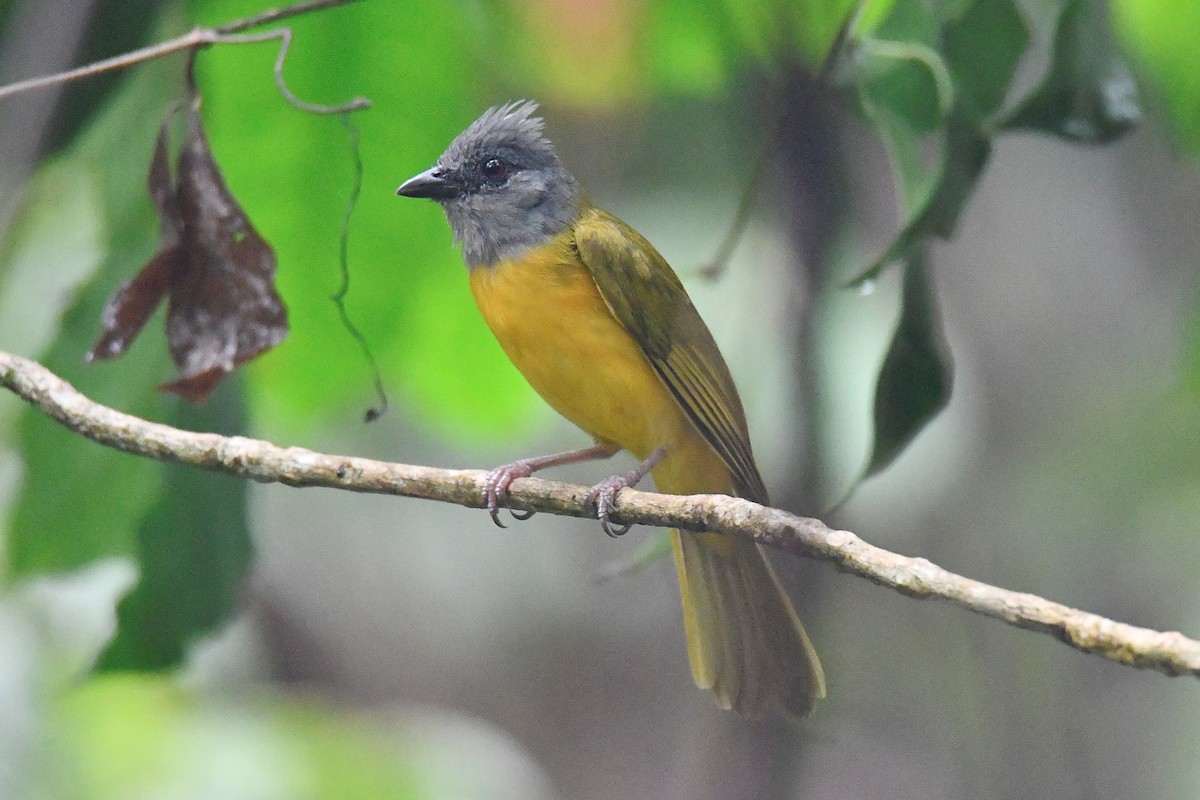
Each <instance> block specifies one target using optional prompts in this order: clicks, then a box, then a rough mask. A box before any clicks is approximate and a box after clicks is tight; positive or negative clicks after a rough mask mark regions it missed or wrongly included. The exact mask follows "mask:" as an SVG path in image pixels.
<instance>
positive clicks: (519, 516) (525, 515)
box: [508, 508, 537, 522]
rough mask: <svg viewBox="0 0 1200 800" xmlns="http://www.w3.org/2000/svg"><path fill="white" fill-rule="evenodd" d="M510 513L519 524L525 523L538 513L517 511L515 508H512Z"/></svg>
mask: <svg viewBox="0 0 1200 800" xmlns="http://www.w3.org/2000/svg"><path fill="white" fill-rule="evenodd" d="M508 513H510V514H512V516H513V519H515V520H517V521H519V522H524V521H525V520H527V519H529V518H530V517H532V516H533V515H534V514H536V513H537V512H536V511H533V510H532V509H531V510H529V511H517V510H516V509H515V508H510V509H509V510H508Z"/></svg>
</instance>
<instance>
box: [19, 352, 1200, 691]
mask: <svg viewBox="0 0 1200 800" xmlns="http://www.w3.org/2000/svg"><path fill="white" fill-rule="evenodd" d="M0 385H3V386H5V387H6V388H8V389H10V390H11V391H13V392H14V393H15V394H17V395H19V396H20V397H22V398H24V399H25V400H26V401H27V402H29V403H30V404H32V405H34V406H36V407H37V408H39V409H40V410H41V411H42V412H43V413H44V414H46V415H47V416H49V417H52V418H53V419H56V420H58V421H59V422H60V423H62V424H63V425H65V426H66V427H68V428H70V429H71V430H73V431H76V432H78V433H80V434H82V435H83V436H86V437H87V438H89V439H92V440H93V441H96V442H99V443H100V444H103V445H105V446H108V447H114V448H117V449H119V450H124V451H126V452H129V453H135V454H139V455H143V456H148V457H150V458H156V459H159V460H161V461H173V462H177V463H182V464H191V465H193V466H197V467H202V468H204V469H211V470H217V471H220V472H228V473H231V474H233V475H240V476H242V477H246V478H251V479H253V480H256V481H260V482H264V483H283V484H286V485H288V486H324V487H329V488H335V489H344V490H348V491H355V492H373V493H378V494H392V495H401V496H404V497H419V498H424V499H427V500H440V501H442V502H447V503H457V504H458V505H462V506H470V507H474V508H479V507H482V505H483V491H482V490H483V483H484V480H485V478H486V473H485V472H482V471H480V470H449V469H437V468H434V467H422V466H410V465H406V464H388V463H385V462H381V461H372V460H370V459H365V458H356V457H353V456H339V455H327V454H324V453H315V452H313V451H311V450H305V449H303V448H299V447H289V448H283V447H278V446H277V445H274V444H271V443H270V442H264V441H259V440H256V439H247V438H244V437H241V436H232V437H226V436H218V435H217V434H214V433H192V432H189V431H181V430H179V429H177V428H172V427H169V426H167V425H161V424H159V423H155V422H148V421H146V420H143V419H139V418H138V417H133V416H130V415H128V414H123V413H121V412H120V411H115V410H113V409H111V408H107V407H105V406H102V405H100V404H98V403H95V402H93V401H92V400H89V399H88V398H87V397H85V396H84V395H82V394H80V393H79V392H78V391H77V390H75V389H74V388H73V387H72V386H71V385H70V384H68V383H67V382H66V381H64V380H62V379H61V378H59V377H57V376H56V375H54V374H53V373H52V372H50V371H49V370H47V369H46V368H45V367H43V366H41V365H40V364H38V363H37V362H35V361H31V360H29V359H26V358H21V357H20V356H15V355H12V354H9V353H5V352H3V351H0ZM587 492H588V490H587V489H586V488H585V487H583V486H573V485H571V484H566V483H558V482H554V481H545V480H540V479H538V478H521V479H518V480H516V481H514V482H513V484H512V487H511V490H510V494H509V496H508V497H507V498H506V500H505V501H504V505H506V506H508V507H509V508H517V509H522V510H526V511H544V512H549V513H552V514H562V515H567V516H575V517H591V516H594V514H595V510H594V508H592V507H591V506H590V505H589V504H588V503H587V502H586V496H587ZM612 519H613V521H614V522H616V523H640V524H647V525H661V526H664V527H671V528H682V529H685V530H690V531H703V530H708V531H716V532H719V533H725V534H728V535H734V536H748V537H750V538H752V539H754V540H755V541H757V542H759V543H761V544H764V545H769V546H771V547H776V548H779V549H782V550H786V551H788V552H791V553H794V554H797V555H800V556H805V557H808V558H815V559H818V560H821V561H828V562H831V563H833V564H834V565H835V566H836V567H837V568H838V569H840V570H843V571H845V572H849V573H852V574H854V575H859V576H861V577H864V578H866V579H867V580H870V581H872V582H874V583H877V584H879V585H880V586H885V587H889V588H892V589H895V590H896V591H898V592H900V593H902V594H905V595H908V596H909V597H915V598H923V599H940V600H947V601H949V602H951V603H953V604H955V605H957V606H961V607H962V608H965V609H968V610H970V611H974V612H976V613H978V614H983V615H985V616H989V617H993V618H995V619H1000V620H1003V621H1004V622H1007V623H1008V624H1010V625H1014V626H1016V627H1018V628H1025V629H1027V630H1033V631H1038V632H1041V633H1047V634H1049V635H1051V636H1052V637H1054V638H1056V639H1059V640H1061V641H1063V642H1065V643H1067V644H1069V645H1071V646H1072V647H1075V648H1077V649H1079V650H1082V651H1084V652H1087V653H1096V654H1098V655H1102V656H1104V657H1105V658H1109V659H1111V660H1113V661H1117V662H1119V663H1122V664H1127V665H1129V666H1133V667H1140V668H1143V669H1153V670H1157V671H1159V672H1162V673H1165V674H1167V675H1191V676H1193V677H1200V641H1196V640H1194V639H1189V638H1188V637H1186V636H1184V635H1182V634H1180V633H1176V632H1162V631H1155V630H1150V629H1148V628H1139V627H1135V626H1133V625H1127V624H1125V623H1122V622H1116V621H1114V620H1111V619H1107V618H1105V617H1101V616H1098V615H1096V614H1092V613H1089V612H1086V611H1080V610H1078V609H1074V608H1069V607H1068V606H1064V605H1062V604H1060V603H1055V602H1052V601H1050V600H1046V599H1043V598H1041V597H1038V596H1036V595H1032V594H1025V593H1022V592H1013V591H1009V590H1007V589H1001V588H999V587H996V586H989V585H988V584H986V583H981V582H979V581H976V580H972V579H970V578H964V577H962V576H961V575H955V574H954V573H952V572H948V571H947V570H945V569H942V568H941V567H939V566H937V565H935V564H932V563H930V562H929V561H927V560H925V559H923V558H910V557H907V556H902V555H899V554H896V553H892V552H889V551H887V550H882V549H880V548H878V547H874V546H873V545H870V544H867V543H866V542H864V541H863V540H862V539H860V538H859V537H858V536H856V535H854V534H853V533H850V532H849V531H839V530H832V529H830V528H828V527H826V526H825V524H824V523H822V522H821V521H820V520H816V519H809V518H805V517H797V516H795V515H793V514H789V513H787V512H785V511H780V510H779V509H775V508H767V507H765V506H761V505H758V504H757V503H751V502H750V501H748V500H741V499H738V498H733V497H725V496H722V495H692V496H687V497H684V496H678V495H666V494H655V493H651V492H640V491H636V490H633V489H626V490H624V491H622V492H621V494H620V495H619V496H618V498H617V501H616V508H615V510H614V512H613V514H612Z"/></svg>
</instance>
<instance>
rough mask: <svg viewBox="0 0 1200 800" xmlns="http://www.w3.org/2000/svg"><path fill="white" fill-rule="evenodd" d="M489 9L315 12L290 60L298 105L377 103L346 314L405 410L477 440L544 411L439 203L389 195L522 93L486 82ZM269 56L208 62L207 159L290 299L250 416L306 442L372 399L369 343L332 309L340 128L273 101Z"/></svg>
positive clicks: (226, 2) (199, 2) (230, 5)
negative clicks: (281, 337)
mask: <svg viewBox="0 0 1200 800" xmlns="http://www.w3.org/2000/svg"><path fill="white" fill-rule="evenodd" d="M190 6H191V8H192V9H193V11H194V12H195V14H196V15H197V18H198V19H199V20H201V21H205V22H223V21H226V20H229V19H234V18H238V17H240V16H243V15H244V14H245V13H246V4H245V2H244V0H194V2H192V3H190ZM493 16H494V15H493V14H490V11H489V10H488V9H478V8H474V7H473V6H470V5H468V4H421V3H416V4H410V5H406V6H405V7H404V9H403V13H398V12H397V8H396V6H395V5H394V4H392V3H357V4H354V5H351V6H347V7H345V8H340V9H333V10H330V11H326V12H322V13H317V14H307V15H304V16H302V17H297V18H295V19H294V20H289V24H293V27H294V29H295V38H294V41H293V43H292V47H291V49H290V51H289V55H288V60H287V64H286V67H285V70H284V75H285V77H286V78H287V81H288V84H289V86H290V88H291V90H292V91H293V92H294V93H296V94H297V95H298V96H299V97H301V98H302V99H305V100H311V101H314V102H323V103H337V102H344V101H346V100H349V99H350V98H352V97H354V96H359V95H362V96H364V97H367V98H369V99H370V100H371V101H372V102H373V103H374V107H373V108H371V109H369V110H367V111H365V112H361V113H358V114H355V115H354V116H353V120H354V123H355V124H356V125H357V126H358V127H359V129H360V132H361V137H360V138H361V142H362V158H363V162H364V164H365V173H364V182H363V188H362V194H361V197H360V201H359V204H358V206H357V208H356V209H355V210H354V214H353V216H352V218H351V230H350V240H349V257H350V274H351V284H350V290H349V293H348V294H347V296H346V307H347V310H348V312H349V314H350V316H351V318H352V319H353V321H354V322H355V324H356V325H357V326H358V328H359V329H360V330H361V331H362V333H363V335H364V337H365V338H366V340H367V342H368V343H369V344H370V346H371V347H372V348H373V350H374V352H375V356H376V358H377V360H378V361H379V364H380V368H381V370H382V372H383V379H384V382H385V385H386V387H387V389H388V390H389V391H390V392H391V393H392V395H393V399H395V400H397V402H396V403H395V404H394V407H395V408H397V409H398V411H399V412H402V411H405V410H407V411H411V412H414V413H415V414H417V415H418V416H419V417H420V421H421V422H422V423H424V424H426V425H432V426H434V427H436V428H438V429H439V430H441V431H443V432H446V433H448V434H450V435H453V436H455V437H458V438H460V439H462V440H474V441H477V440H478V439H479V437H480V435H481V434H492V435H499V434H500V433H504V434H506V435H512V434H513V432H514V429H516V428H518V427H519V423H521V422H523V421H528V420H529V419H531V414H532V413H533V412H534V411H535V410H540V408H541V406H540V404H539V403H538V401H537V399H536V396H535V395H534V394H533V392H532V391H531V390H530V389H529V388H528V386H527V385H526V383H525V381H524V379H523V378H522V377H521V376H520V374H519V373H517V371H516V370H515V369H514V368H513V367H512V366H511V365H510V364H509V362H508V360H507V359H506V358H505V356H504V354H503V352H502V351H501V350H500V348H499V346H498V345H497V344H496V343H495V340H494V337H493V336H492V335H491V333H490V332H489V331H488V329H487V327H486V325H485V324H484V323H483V320H482V319H481V318H480V315H479V312H478V310H477V309H476V307H475V304H474V301H473V300H472V298H471V294H470V291H469V289H468V286H467V280H466V270H465V268H464V267H463V264H462V259H461V257H460V255H459V253H458V252H457V249H456V248H454V247H453V246H452V245H451V237H450V230H449V227H448V225H447V223H446V220H445V217H444V215H443V214H442V213H441V211H440V210H439V209H438V208H437V206H436V205H434V204H433V203H419V202H416V201H412V200H406V199H404V198H397V197H396V196H395V189H396V187H397V186H398V185H399V184H400V183H401V182H402V181H403V180H405V179H406V178H408V177H410V176H411V175H414V174H416V173H417V172H419V171H421V170H424V169H426V168H428V167H429V166H430V165H431V164H432V163H433V161H434V160H435V159H436V158H437V157H438V155H440V154H441V152H442V150H444V149H445V147H446V145H447V144H449V142H450V141H451V139H453V138H454V136H456V135H457V134H458V133H459V132H461V131H462V129H463V128H464V127H465V126H466V125H467V123H469V122H470V121H471V120H472V119H474V118H475V117H476V116H478V114H479V112H480V111H482V109H483V108H484V107H485V106H486V105H488V104H490V103H493V102H497V101H500V100H507V99H512V98H511V96H510V92H511V91H515V90H512V89H509V88H506V87H503V86H499V87H496V88H495V89H494V90H493V91H494V92H495V93H492V94H487V95H483V94H481V93H480V91H479V81H478V80H477V77H478V75H479V71H480V67H479V64H480V63H481V62H480V53H483V52H486V53H488V57H489V59H491V58H494V56H495V48H496V47H497V46H499V45H498V43H497V42H496V36H497V34H496V31H495V30H491V29H488V28H487V27H486V26H484V25H482V23H483V21H484V18H485V17H486V18H487V19H491V18H492V17H493ZM477 26H478V27H477ZM276 53H277V45H276V44H275V43H269V44H263V45H255V46H245V47H216V48H211V49H208V50H206V51H204V52H203V53H202V54H201V56H200V60H199V62H198V65H197V66H198V77H199V84H200V89H201V92H202V93H203V94H204V106H203V115H204V118H205V127H206V131H207V133H208V137H209V140H210V142H211V144H212V149H213V153H214V155H215V157H216V159H217V161H218V163H219V164H220V166H221V169H222V172H223V173H224V175H225V178H226V180H227V182H228V184H229V186H230V189H231V190H232V191H233V193H234V194H235V195H236V196H237V197H238V199H239V200H240V202H241V204H242V206H243V207H244V208H245V210H246V213H247V214H248V215H249V216H250V217H251V219H253V220H254V223H255V226H256V227H257V229H258V231H259V233H261V234H262V235H263V237H264V238H265V239H266V240H267V241H269V242H270V243H271V245H272V246H273V247H274V248H275V251H276V255H277V256H278V260H279V270H278V273H277V283H278V287H279V291H280V294H281V295H282V296H283V298H284V300H285V302H286V303H287V305H288V312H289V322H290V325H291V334H290V335H289V337H288V339H287V341H285V342H284V343H282V344H281V345H280V346H279V347H277V348H276V349H275V350H273V351H272V352H270V353H268V354H267V355H265V356H264V357H263V358H261V359H259V360H257V361H256V362H255V363H254V364H252V365H249V369H248V370H247V389H248V391H249V401H250V408H251V412H252V413H251V416H252V418H253V420H254V421H255V424H256V426H257V427H258V429H259V432H260V433H261V434H262V435H263V436H265V437H267V438H271V439H275V440H279V439H291V440H295V439H297V438H305V437H309V436H311V435H312V434H313V432H314V431H317V430H320V428H321V427H322V426H324V425H327V424H328V422H329V420H330V419H331V418H340V419H342V420H352V419H358V418H361V414H362V411H363V410H364V408H365V407H366V406H367V405H369V404H372V403H374V400H375V399H374V395H373V386H372V377H371V374H370V372H369V370H368V367H367V365H366V363H365V361H364V360H363V358H362V356H361V353H360V351H359V347H358V344H357V343H356V342H355V341H354V340H353V339H352V338H351V337H350V336H349V335H348V334H347V333H346V332H345V331H344V330H343V328H342V326H341V322H340V320H339V317H338V312H337V308H336V307H335V306H334V304H333V303H332V302H331V301H330V295H331V294H332V293H333V292H334V291H335V290H336V289H337V288H338V286H339V283H340V274H339V265H338V240H339V235H340V232H341V225H342V216H343V212H344V210H345V204H346V201H347V197H348V194H349V191H350V188H351V177H352V160H351V155H350V151H349V144H348V141H347V136H346V130H345V128H344V127H343V126H342V124H341V123H340V122H339V121H338V120H337V119H333V118H329V117H319V116H314V115H312V114H306V113H303V112H301V111H299V110H297V109H295V108H293V107H292V106H290V105H288V104H287V103H286V102H284V101H283V100H282V99H281V98H280V96H279V94H278V92H277V90H276V88H275V82H274V80H273V77H272V66H273V62H274V59H275V57H276ZM397 54H402V56H399V55H397ZM488 63H491V61H490V60H489V61H488ZM525 91H528V87H525V88H522V89H521V92H522V93H523V92H525Z"/></svg>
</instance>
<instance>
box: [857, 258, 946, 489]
mask: <svg viewBox="0 0 1200 800" xmlns="http://www.w3.org/2000/svg"><path fill="white" fill-rule="evenodd" d="M953 380H954V367H953V362H952V361H951V356H950V350H949V347H948V346H947V344H946V340H945V335H944V334H943V332H942V320H941V315H940V313H939V312H938V306H937V299H936V297H935V296H934V292H933V286H932V285H931V284H930V282H929V274H928V268H927V266H926V264H925V259H924V256H923V254H920V253H918V254H916V255H914V257H913V258H912V259H911V260H910V261H909V262H908V264H907V265H906V268H905V271H904V289H903V293H902V296H901V308H900V321H899V322H898V323H897V324H896V332H895V334H894V335H893V336H892V343H891V346H890V347H889V348H888V352H887V355H886V356H885V357H884V360H883V366H882V367H881V368H880V370H879V382H878V384H876V388H875V443H874V446H873V447H872V452H871V459H870V461H869V462H868V464H867V469H866V472H865V473H864V475H863V477H864V478H865V477H869V476H871V475H874V474H875V473H877V472H879V471H880V470H882V469H884V468H886V467H887V466H888V465H889V464H891V463H892V461H894V460H895V459H896V456H898V455H900V453H901V452H903V451H904V448H906V447H908V445H909V443H910V442H912V440H913V439H914V438H916V436H917V434H918V433H920V432H921V429H922V428H924V427H925V425H927V424H928V423H929V421H930V420H932V419H933V418H934V417H935V416H937V414H938V412H939V411H941V410H942V409H943V408H945V407H946V403H948V402H949V401H950V390H951V386H952V384H953Z"/></svg>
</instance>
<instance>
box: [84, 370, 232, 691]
mask: <svg viewBox="0 0 1200 800" xmlns="http://www.w3.org/2000/svg"><path fill="white" fill-rule="evenodd" d="M241 383H242V381H241V379H240V377H239V375H237V374H236V373H235V374H234V375H233V376H232V377H230V378H229V379H228V380H227V382H226V385H224V386H223V387H222V388H221V389H220V390H218V391H217V392H216V393H215V394H214V395H213V397H212V399H211V400H210V401H209V402H208V403H206V404H205V405H203V406H201V407H199V408H197V407H194V406H191V405H189V404H186V403H177V404H176V405H175V413H173V414H172V415H171V418H170V419H169V420H168V424H171V425H174V426H176V427H179V428H183V429H185V430H198V431H211V432H214V433H223V434H226V435H234V434H238V433H241V432H243V431H245V429H246V420H245V409H244V404H243V401H242V388H241ZM246 498H247V488H246V481H245V480H244V479H242V478H237V477H234V476H232V475H225V474H222V473H217V472H207V471H205V470H199V469H196V468H194V467H186V466H181V465H178V464H168V465H166V467H165V482H164V485H163V488H162V492H161V493H160V495H159V497H158V500H157V502H156V503H155V504H154V505H153V506H152V507H151V508H150V509H149V511H148V512H147V514H146V516H145V517H143V518H142V520H141V523H140V524H139V526H138V529H137V538H138V558H139V562H140V564H141V573H142V579H141V582H140V583H139V584H138V586H137V588H136V590H134V592H133V593H132V594H130V595H129V596H128V597H127V598H126V599H125V601H124V602H123V603H122V604H121V607H120V614H119V624H118V629H117V638H116V640H115V641H114V642H113V643H112V645H111V646H110V647H109V648H108V650H107V651H106V652H105V654H104V656H103V658H102V659H101V661H100V664H99V667H100V668H101V669H163V668H166V667H171V666H175V665H176V664H178V663H179V662H180V660H181V659H182V658H183V656H184V654H185V652H186V649H187V647H188V646H189V645H190V644H193V643H194V642H195V641H196V640H197V639H198V638H200V637H201V636H202V635H203V634H205V633H208V632H210V631H211V630H213V628H215V627H216V626H218V625H219V624H221V623H223V622H225V621H227V620H228V619H229V618H230V617H231V616H232V614H233V612H234V610H235V607H236V599H237V598H236V595H237V591H238V589H239V587H240V585H241V582H242V578H243V577H244V574H245V571H246V568H247V566H248V564H249V561H250V555H251V552H252V549H253V548H252V545H251V541H250V532H249V529H248V526H247V520H246Z"/></svg>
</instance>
